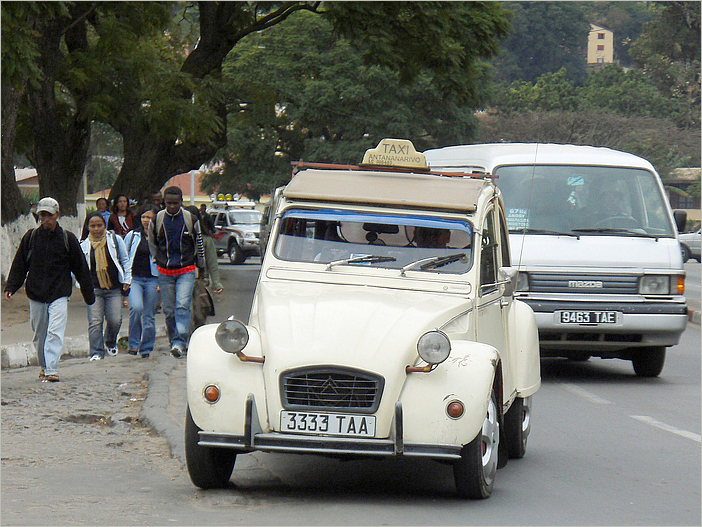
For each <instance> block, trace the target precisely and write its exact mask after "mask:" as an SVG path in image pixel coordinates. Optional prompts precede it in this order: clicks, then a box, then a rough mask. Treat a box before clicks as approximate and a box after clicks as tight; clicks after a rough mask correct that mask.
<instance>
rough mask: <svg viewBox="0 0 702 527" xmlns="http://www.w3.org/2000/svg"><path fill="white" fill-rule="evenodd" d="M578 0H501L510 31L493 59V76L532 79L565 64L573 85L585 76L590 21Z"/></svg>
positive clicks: (502, 79)
mask: <svg viewBox="0 0 702 527" xmlns="http://www.w3.org/2000/svg"><path fill="white" fill-rule="evenodd" d="M581 4H582V2H505V3H504V4H503V5H504V7H505V8H506V9H508V10H510V11H511V13H512V27H513V32H512V33H511V34H510V36H509V37H508V38H507V39H505V40H504V41H503V42H502V43H501V45H502V53H501V54H500V55H499V56H498V57H497V58H496V59H495V60H494V64H495V68H496V78H497V79H498V80H500V81H502V82H505V83H507V84H511V83H512V82H515V81H524V82H532V83H533V82H536V80H537V79H538V78H539V77H540V76H542V75H543V74H545V73H555V72H557V71H559V70H560V69H561V68H565V70H566V72H567V77H568V78H569V79H570V80H571V81H572V82H573V83H575V84H576V85H579V84H581V83H582V82H583V81H584V80H585V60H584V59H585V56H586V46H587V35H588V33H589V31H590V22H589V20H587V19H586V16H585V12H584V10H583V7H582V5H581Z"/></svg>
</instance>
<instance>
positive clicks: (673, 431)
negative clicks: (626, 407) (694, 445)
mask: <svg viewBox="0 0 702 527" xmlns="http://www.w3.org/2000/svg"><path fill="white" fill-rule="evenodd" d="M629 417H631V418H633V419H636V420H637V421H641V422H642V423H646V424H648V425H651V426H655V427H656V428H660V429H661V430H665V431H666V432H670V433H671V434H676V435H679V436H681V437H685V438H687V439H692V440H693V441H697V442H698V443H699V442H701V441H702V438H700V435H699V434H695V433H694V432H688V431H687V430H680V429H679V428H675V427H674V426H670V425H667V424H665V423H661V422H660V421H657V420H655V419H654V418H653V417H649V416H648V415H630V416H629Z"/></svg>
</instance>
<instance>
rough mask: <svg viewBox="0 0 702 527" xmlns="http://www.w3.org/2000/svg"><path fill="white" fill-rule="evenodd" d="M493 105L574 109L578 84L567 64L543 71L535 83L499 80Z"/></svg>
mask: <svg viewBox="0 0 702 527" xmlns="http://www.w3.org/2000/svg"><path fill="white" fill-rule="evenodd" d="M492 100H493V101H494V107H495V108H498V109H500V110H503V111H509V112H514V111H523V110H545V111H550V110H574V109H575V108H576V107H577V100H576V88H575V85H574V84H573V82H572V81H571V80H570V79H568V77H567V72H566V70H565V68H561V69H560V70H558V71H557V72H556V73H544V74H543V75H541V76H540V77H539V78H538V79H537V80H536V82H535V83H534V84H531V83H529V82H513V83H512V84H511V85H510V86H505V85H504V84H500V85H499V86H498V89H496V91H495V94H494V96H493V99H492Z"/></svg>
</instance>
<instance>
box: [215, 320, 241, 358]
mask: <svg viewBox="0 0 702 527" xmlns="http://www.w3.org/2000/svg"><path fill="white" fill-rule="evenodd" d="M215 340H216V341H217V344H218V345H219V347H220V348H222V349H223V350H224V351H226V352H228V353H239V352H240V351H241V350H243V349H244V348H245V347H246V345H247V344H248V343H249V331H248V330H247V329H246V326H244V324H242V323H241V322H239V321H238V320H235V319H230V320H225V321H224V322H222V323H221V324H220V325H219V326H218V327H217V331H215Z"/></svg>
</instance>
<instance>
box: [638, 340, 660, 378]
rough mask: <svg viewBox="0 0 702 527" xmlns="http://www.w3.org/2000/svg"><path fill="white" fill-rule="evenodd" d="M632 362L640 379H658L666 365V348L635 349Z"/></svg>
mask: <svg viewBox="0 0 702 527" xmlns="http://www.w3.org/2000/svg"><path fill="white" fill-rule="evenodd" d="M631 362H632V364H633V366H634V371H635V372H636V375H638V376H639V377H658V376H659V375H660V374H661V372H662V371H663V365H664V364H665V346H655V347H651V348H638V349H635V350H633V356H632V359H631Z"/></svg>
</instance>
